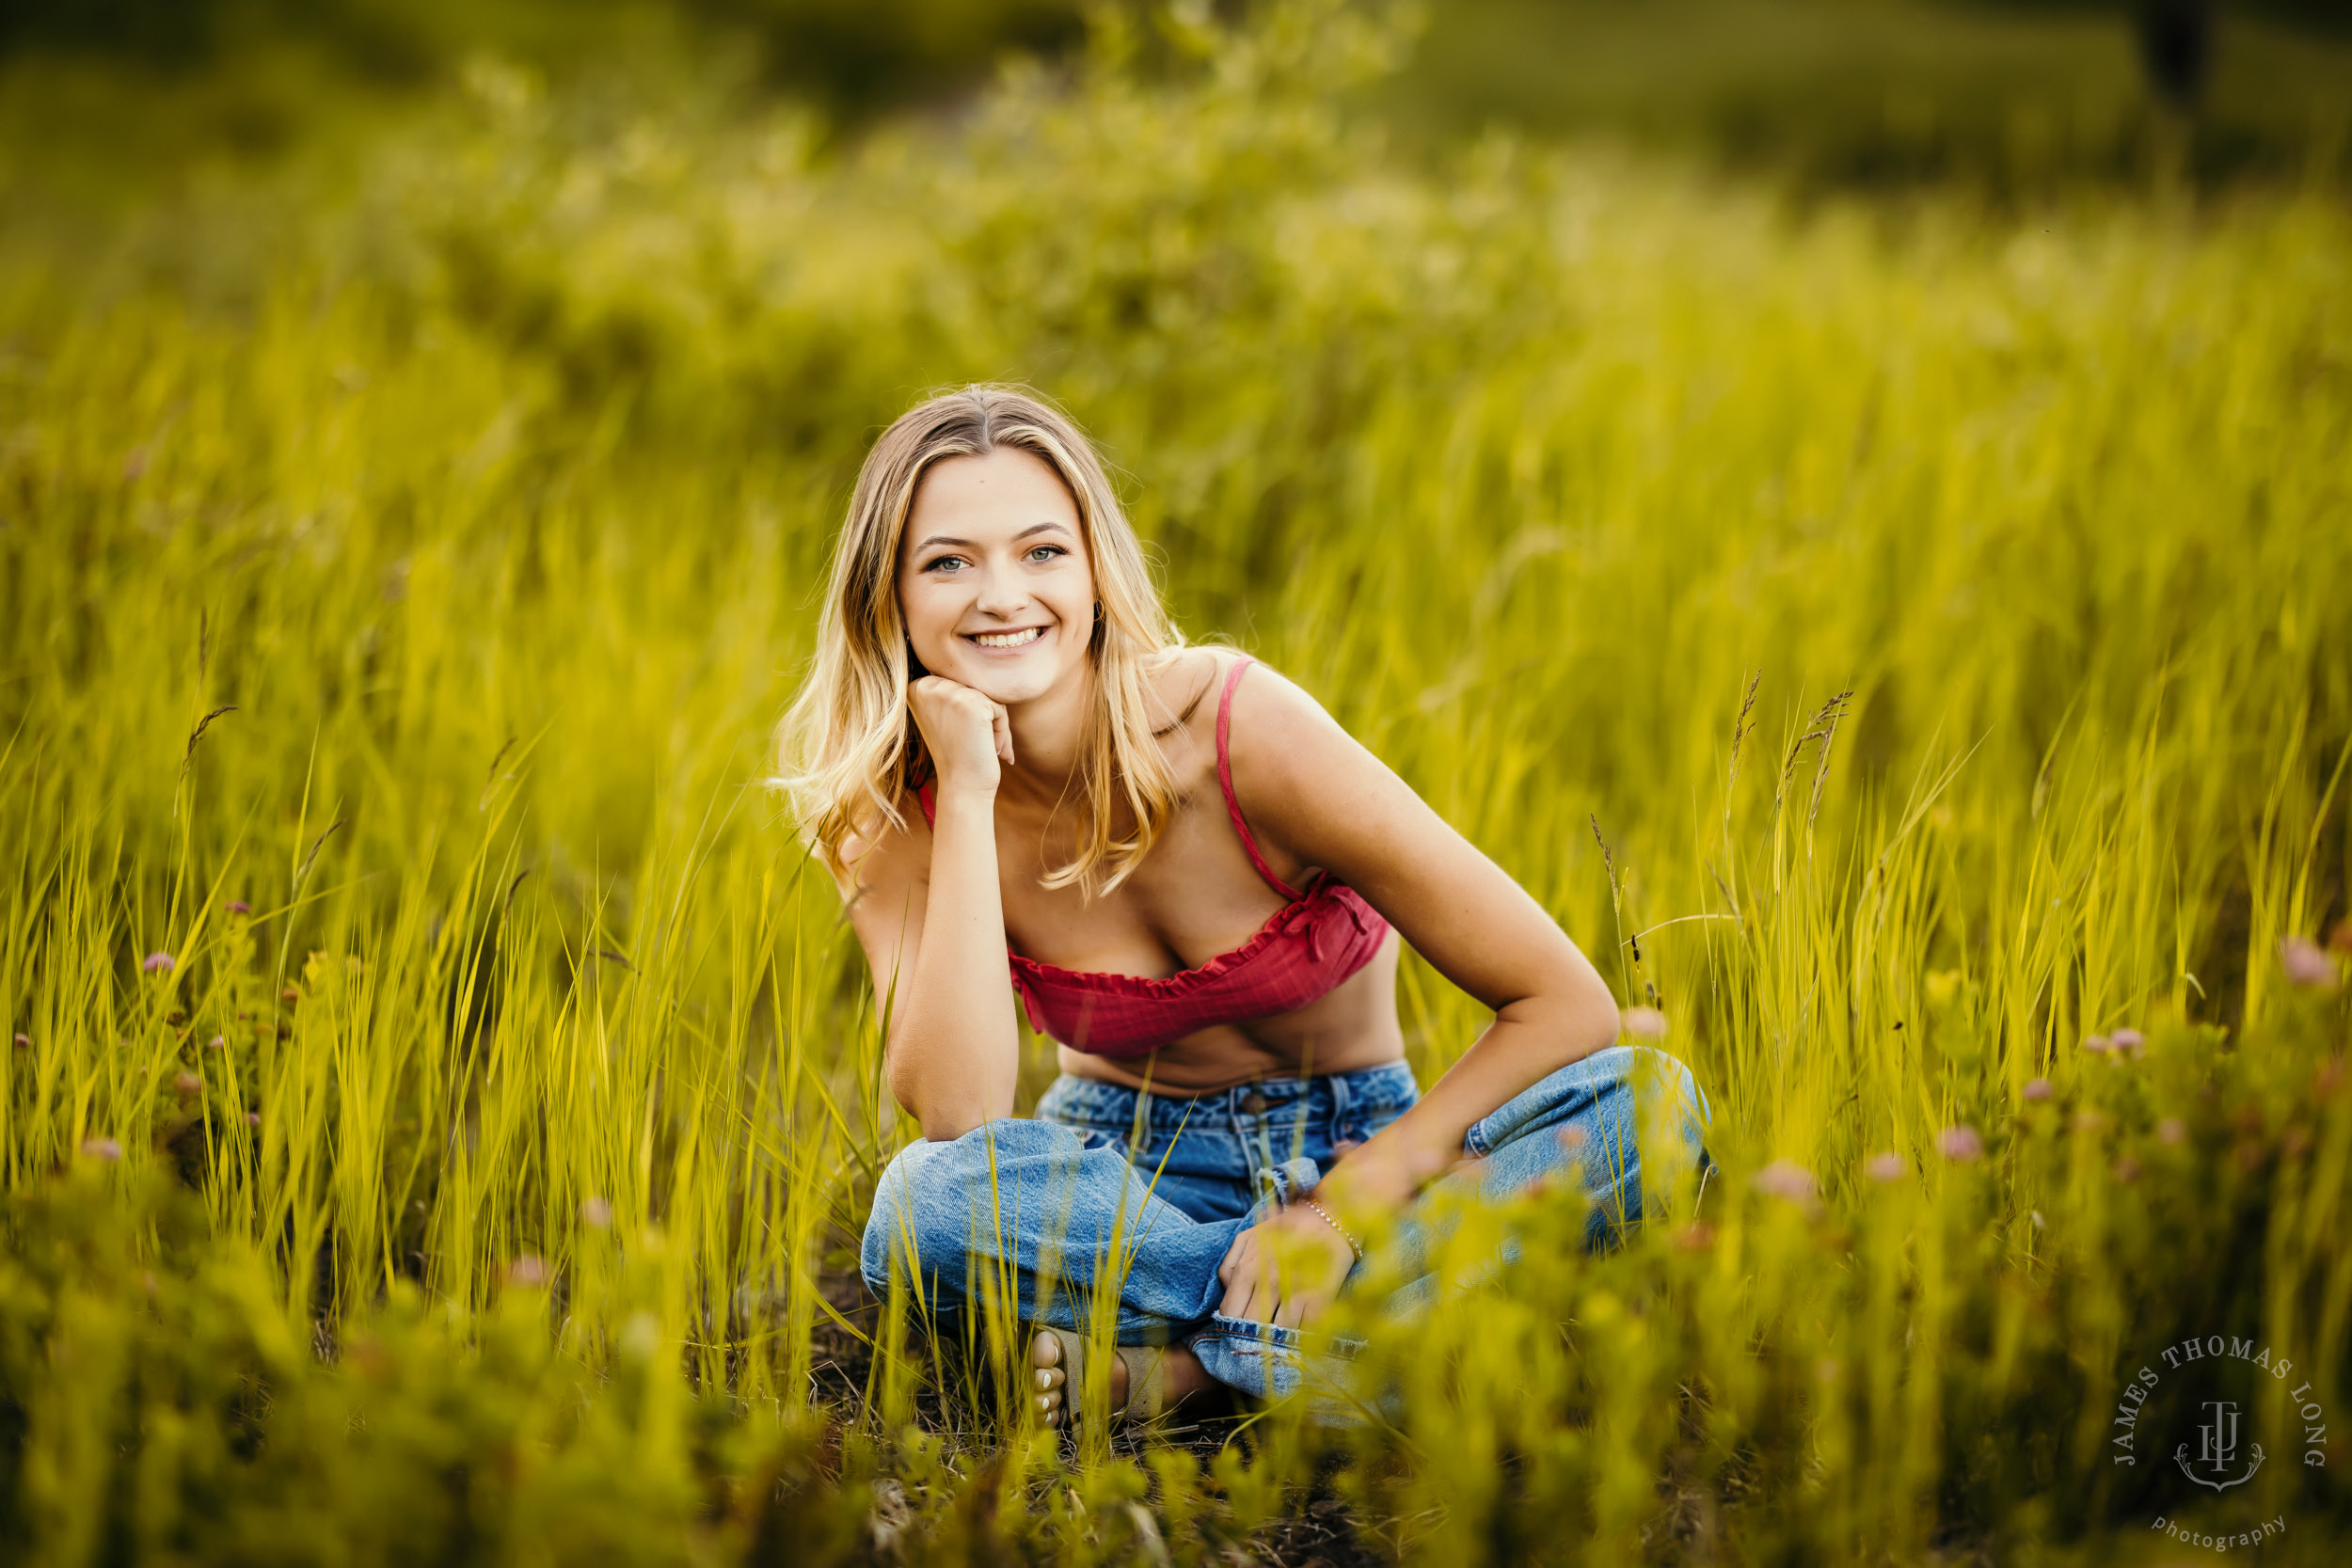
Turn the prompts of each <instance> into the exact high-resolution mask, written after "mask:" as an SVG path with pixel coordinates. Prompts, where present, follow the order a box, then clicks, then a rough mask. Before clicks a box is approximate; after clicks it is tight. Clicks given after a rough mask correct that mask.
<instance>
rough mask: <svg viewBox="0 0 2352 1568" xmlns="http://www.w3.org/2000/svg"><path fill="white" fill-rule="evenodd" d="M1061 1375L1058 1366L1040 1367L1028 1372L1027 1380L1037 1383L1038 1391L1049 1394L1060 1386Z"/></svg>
mask: <svg viewBox="0 0 2352 1568" xmlns="http://www.w3.org/2000/svg"><path fill="white" fill-rule="evenodd" d="M1063 1375H1064V1374H1063V1372H1062V1370H1061V1369H1060V1368H1059V1367H1040V1368H1039V1369H1038V1370H1036V1371H1034V1372H1032V1373H1030V1374H1029V1380H1030V1381H1031V1382H1032V1383H1034V1384H1036V1385H1037V1387H1038V1391H1039V1392H1040V1393H1043V1394H1050V1393H1052V1392H1053V1391H1054V1390H1055V1389H1057V1388H1058V1387H1060V1386H1061V1385H1062V1377H1063Z"/></svg>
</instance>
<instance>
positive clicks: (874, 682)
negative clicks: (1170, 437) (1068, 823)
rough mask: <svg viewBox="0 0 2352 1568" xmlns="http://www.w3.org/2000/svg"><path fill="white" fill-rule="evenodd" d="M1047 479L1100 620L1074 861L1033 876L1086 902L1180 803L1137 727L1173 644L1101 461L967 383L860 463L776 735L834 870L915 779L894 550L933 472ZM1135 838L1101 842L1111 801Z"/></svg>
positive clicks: (1075, 439) (892, 816)
mask: <svg viewBox="0 0 2352 1568" xmlns="http://www.w3.org/2000/svg"><path fill="white" fill-rule="evenodd" d="M1007 447H1010V448H1015V449H1017V450H1019V451H1026V452H1030V453H1033V454H1034V455H1036V456H1037V457H1039V458H1041V459H1042V460H1043V461H1044V462H1045V463H1047V464H1048V465H1049V466H1051V467H1052V468H1053V470H1054V471H1055V473H1057V474H1058V475H1059V476H1061V482H1062V483H1063V484H1064V485H1066V486H1068V488H1069V490H1070V494H1071V498H1072V499H1073V500H1074V501H1076V502H1077V508H1078V518H1079V529H1080V532H1081V535H1082V537H1083V538H1084V540H1085V543H1086V550H1087V558H1088V560H1089V562H1090V563H1091V564H1092V567H1093V571H1094V592H1095V596H1096V598H1097V599H1099V600H1100V601H1101V603H1102V607H1103V612H1102V616H1101V618H1100V619H1099V620H1098V621H1097V622H1096V623H1095V626H1094V630H1093V635H1092V637H1091V638H1090V640H1089V642H1088V645H1087V652H1088V657H1089V663H1090V664H1091V665H1092V668H1093V674H1094V681H1093V687H1094V697H1095V701H1094V703H1093V707H1092V713H1091V715H1090V717H1089V721H1088V723H1087V727H1086V733H1085V735H1084V736H1082V737H1081V739H1080V742H1079V750H1078V766H1077V770H1076V774H1075V779H1076V782H1077V784H1079V787H1080V800H1079V805H1078V810H1079V813H1080V816H1079V821H1078V852H1077V854H1076V856H1075V857H1074V858H1073V859H1072V860H1071V861H1070V862H1069V863H1067V864H1064V865H1061V866H1057V867H1056V868H1054V869H1053V870H1052V871H1050V872H1049V873H1048V874H1047V875H1046V876H1045V878H1044V879H1043V885H1045V886H1046V887H1049V888H1050V887H1066V886H1069V885H1070V884H1072V883H1073V882H1074V883H1076V884H1077V885H1078V886H1079V887H1080V888H1081V889H1082V890H1083V891H1084V892H1085V893H1086V894H1087V895H1089V896H1092V895H1095V894H1097V893H1104V892H1108V891H1109V890H1110V889H1112V888H1115V887H1117V886H1118V885H1119V884H1120V882H1121V881H1123V880H1125V879H1126V878H1127V876H1128V874H1129V873H1130V872H1132V871H1134V870H1135V868H1136V863H1137V862H1139V861H1141V860H1142V859H1143V857H1144V855H1145V853H1146V852H1147V851H1149V850H1150V849H1151V847H1152V841H1153V840H1155V839H1156V838H1158V836H1159V835H1160V833H1161V832H1162V831H1163V830H1165V829H1166V828H1167V826H1168V820H1169V818H1170V817H1171V816H1174V814H1175V810H1176V806H1177V804H1178V791H1177V787H1176V781H1175V777H1174V775H1173V774H1172V773H1171V772H1170V770H1169V768H1168V760H1167V758H1166V757H1165V756H1164V755H1163V754H1162V752H1161V751H1160V747H1159V743H1158V741H1157V739H1156V738H1155V735H1154V731H1153V728H1152V721H1151V719H1150V717H1149V715H1148V711H1147V709H1148V701H1149V697H1150V694H1151V688H1150V684H1149V681H1148V678H1147V677H1148V676H1149V675H1150V674H1151V673H1152V672H1153V671H1155V670H1157V669H1159V668H1160V667H1162V666H1163V665H1165V663H1166V662H1167V661H1168V659H1169V658H1171V657H1174V656H1175V654H1176V653H1177V651H1178V650H1180V649H1181V648H1183V647H1184V638H1183V636H1182V634H1180V633H1179V632H1178V631H1177V630H1176V629H1175V627H1174V626H1172V625H1171V624H1170V623H1169V621H1168V611H1167V610H1166V608H1165V607H1164V606H1163V605H1162V604H1161V603H1160V595H1159V590H1158V588H1157V586H1156V585H1155V584H1154V583H1153V582H1152V575H1151V571H1150V568H1149V567H1148V566H1147V565H1146V564H1145V562H1144V556H1143V546H1142V544H1141V543H1140V542H1139V541H1138V540H1137V539H1136V531H1135V528H1134V526H1133V525H1132V524H1131V523H1129V522H1128V520H1127V515H1126V513H1125V512H1123V511H1122V510H1121V509H1120V504H1119V497H1118V495H1117V493H1116V492H1115V491H1113V489H1112V488H1111V483H1110V479H1109V477H1108V475H1106V474H1105V473H1104V469H1103V463H1102V459H1101V458H1100V457H1098V456H1097V455H1096V454H1095V451H1094V448H1093V446H1092V444H1091V443H1090V442H1089V441H1088V439H1087V437H1086V436H1085V435H1084V433H1082V432H1081V431H1080V430H1079V429H1078V427H1077V425H1076V424H1075V423H1074V422H1073V420H1071V419H1070V417H1069V416H1068V415H1066V414H1064V413H1063V412H1062V411H1061V410H1060V409H1058V408H1057V407H1055V406H1054V405H1053V404H1051V403H1049V402H1047V401H1046V400H1045V399H1044V398H1043V397H1041V396H1040V395H1039V394H1038V393H1036V392H1033V391H1030V390H1028V389H1027V388H1020V387H1003V386H987V385H981V386H972V387H965V388H961V389H959V390H957V391H953V392H947V393H944V394H942V395H940V396H937V397H932V398H929V399H926V400H925V401H924V402H923V403H921V404H917V405H916V406H914V407H913V408H910V409H909V410H907V411H906V412H905V413H904V414H901V415H899V416H898V419H897V420H895V421H893V423H892V424H891V426H890V428H889V429H888V430H885V431H883V432H882V438H881V439H880V440H877V441H876V442H875V443H874V446H873V450H872V451H868V452H867V453H866V463H865V466H864V467H861V468H860V469H859V470H858V476H857V488H856V490H855V491H853V492H852V493H851V495H850V515H849V517H848V519H847V520H846V521H845V522H844V523H843V524H842V528H841V535H840V539H839V542H838V543H837V544H836V546H834V558H833V580H832V583H831V585H830V586H829V587H828V588H827V590H826V593H825V606H824V611H823V614H822V616H821V617H820V619H819V620H818V631H817V655H816V658H815V661H814V663H813V665H812V667H811V669H810V671H809V673H808V678H807V679H806V680H805V681H804V682H803V684H802V686H801V689H800V693H799V695H797V696H796V697H795V698H794V699H793V702H792V706H791V708H790V709H789V710H788V711H787V713H786V715H785V717H784V721H783V723H782V724H781V725H780V726H779V727H778V734H777V740H778V748H777V749H778V755H779V758H780V765H781V771H780V774H779V776H778V777H777V778H775V779H774V780H772V781H771V782H772V783H773V784H776V785H778V786H779V787H781V788H783V789H784V790H785V791H787V794H788V795H789V797H790V799H791V801H792V807H793V811H794V813H795V815H796V816H797V817H798V819H799V822H800V827H801V832H802V834H803V837H804V838H805V839H806V840H807V841H808V843H809V844H810V845H811V847H813V848H814V849H815V850H816V851H817V853H818V855H819V856H821V857H822V858H823V860H824V862H825V863H826V864H827V865H828V866H830V867H832V868H833V870H834V872H835V873H836V874H842V873H844V872H846V871H847V869H848V865H847V862H846V861H845V859H844V857H843V853H842V851H843V847H844V845H845V844H847V843H848V841H849V840H850V838H852V837H853V836H860V837H865V838H866V839H867V840H868V841H869V842H870V840H871V838H872V836H873V834H874V832H876V831H877V830H878V828H879V825H880V824H881V823H882V822H887V823H889V824H890V826H891V827H892V828H894V829H898V830H901V831H903V830H904V828H905V826H906V822H905V819H904V818H903V817H902V816H900V815H899V812H898V800H899V798H900V797H901V795H902V794H903V793H904V791H905V790H906V789H907V788H909V787H910V786H911V785H913V784H914V782H915V781H916V780H917V779H918V778H919V777H920V776H921V770H922V768H925V767H928V759H926V758H925V757H924V756H923V742H922V736H921V733H920V732H919V731H918V730H917V729H916V728H915V724H914V712H913V710H912V709H911V708H910V707H909V706H908V705H907V683H908V681H909V680H910V679H911V678H913V673H912V671H911V669H910V663H909V661H910V659H911V657H912V651H911V650H910V648H909V647H908V644H907V632H906V622H905V619H904V617H903V616H902V615H901V614H900V612H899V608H898V546H899V543H900V539H901V536H902V535H903V534H904V532H905V531H906V521H907V513H908V512H909V510H910V509H912V507H913V506H914V493H915V490H916V488H917V487H918V486H919V485H920V484H921V483H922V482H923V476H924V474H925V473H926V472H927V471H928V470H929V469H930V466H931V465H932V464H934V463H937V462H939V461H940V460H941V459H942V458H947V457H978V456H985V455H986V454H987V453H989V452H992V451H997V450H999V449H1002V448H1007ZM1114 791H1117V792H1118V793H1119V794H1120V795H1121V796H1123V797H1124V798H1125V800H1126V803H1127V808H1128V811H1129V813H1130V814H1131V815H1132V816H1133V817H1134V819H1135V824H1136V825H1135V831H1134V832H1132V833H1130V834H1128V835H1127V836H1125V837H1123V838H1122V837H1120V836H1118V835H1117V834H1116V833H1115V832H1113V831H1112V809H1111V807H1112V802H1113V799H1114V795H1113V792H1114Z"/></svg>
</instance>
